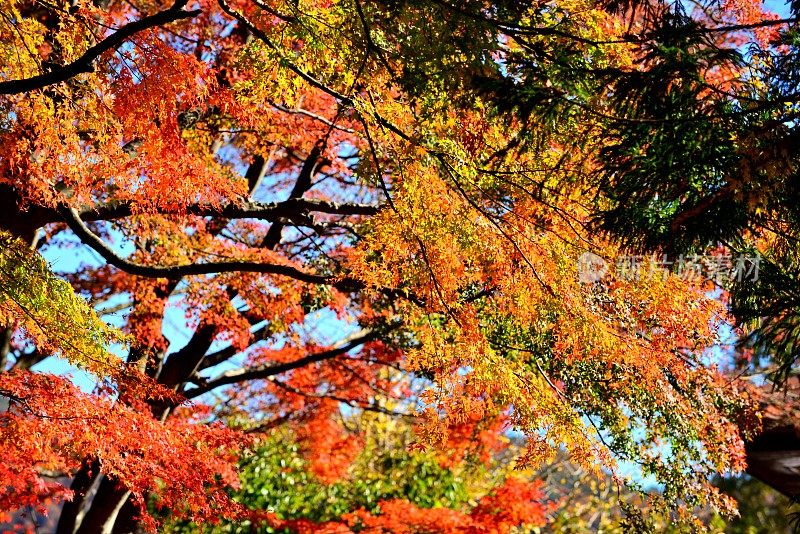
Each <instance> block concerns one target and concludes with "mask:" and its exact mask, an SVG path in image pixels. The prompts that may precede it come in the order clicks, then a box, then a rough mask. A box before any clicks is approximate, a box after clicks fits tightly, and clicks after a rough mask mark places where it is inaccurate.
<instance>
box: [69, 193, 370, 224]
mask: <svg viewBox="0 0 800 534" xmlns="http://www.w3.org/2000/svg"><path fill="white" fill-rule="evenodd" d="M380 209H381V207H380V206H375V205H372V204H356V203H337V202H330V201H327V200H315V199H307V198H290V199H288V200H284V201H282V202H245V203H241V204H228V205H226V206H223V207H221V208H217V207H213V206H209V205H203V204H192V205H190V206H187V208H186V210H185V211H184V212H183V213H186V214H189V215H197V216H199V217H220V218H223V219H264V220H268V221H271V220H275V219H278V218H287V219H293V218H297V217H301V218H302V217H307V216H308V214H309V213H311V212H316V213H326V214H329V215H375V214H376V213H378V211H379V210H380ZM158 214H159V215H179V214H180V212H170V211H164V212H159V213H158ZM132 215H133V210H132V206H131V205H130V204H127V203H123V204H105V205H100V206H94V207H92V208H86V209H83V210H81V212H80V213H79V216H80V218H81V219H82V220H84V221H87V222H92V221H111V220H114V219H122V218H125V217H130V216H132Z"/></svg>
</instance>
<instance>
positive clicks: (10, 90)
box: [0, 0, 200, 95]
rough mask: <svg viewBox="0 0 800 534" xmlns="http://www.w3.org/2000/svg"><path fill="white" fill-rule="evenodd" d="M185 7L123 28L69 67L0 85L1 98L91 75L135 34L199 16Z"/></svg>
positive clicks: (183, 2)
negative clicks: (100, 59)
mask: <svg viewBox="0 0 800 534" xmlns="http://www.w3.org/2000/svg"><path fill="white" fill-rule="evenodd" d="M187 3H188V0H178V1H177V2H175V3H174V4H173V5H172V7H171V8H169V9H167V10H165V11H159V12H158V13H155V14H154V15H150V16H148V17H145V18H143V19H141V20H137V21H135V22H131V23H130V24H126V25H125V26H123V27H121V28H119V29H118V30H117V31H116V32H114V33H112V34H111V35H109V36H108V37H106V38H105V39H103V40H102V41H100V42H99V43H97V44H95V45H94V46H92V47H90V48H89V49H88V50H87V51H86V52H84V53H83V55H82V56H81V57H79V58H78V59H76V60H75V61H73V62H72V63H69V64H67V65H64V66H61V67H58V68H56V69H54V70H52V71H50V72H46V73H44V74H38V75H36V76H31V77H30V78H23V79H21V80H7V81H4V82H0V94H3V95H15V94H19V93H25V92H28V91H33V90H36V89H42V88H44V87H47V86H48V85H53V84H57V83H61V82H65V81H67V80H69V79H70V78H73V77H75V76H77V75H78V74H81V73H84V72H93V71H94V66H93V63H94V61H95V60H96V59H97V58H98V57H100V56H101V55H102V54H104V53H105V52H108V51H109V50H116V49H117V48H119V47H120V46H121V45H122V43H124V42H125V40H126V39H128V38H129V37H132V36H133V35H135V34H136V33H139V32H141V31H144V30H147V29H149V28H155V27H158V26H163V25H165V24H169V23H170V22H175V21H177V20H182V19H190V18H193V17H195V16H197V15H198V14H199V13H200V10H194V11H183V10H182V8H183V7H184V6H185V5H186V4H187Z"/></svg>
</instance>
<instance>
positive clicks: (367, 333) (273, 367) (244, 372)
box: [185, 326, 397, 399]
mask: <svg viewBox="0 0 800 534" xmlns="http://www.w3.org/2000/svg"><path fill="white" fill-rule="evenodd" d="M394 328H397V326H395V327H394ZM379 334H380V333H379V332H377V331H375V330H362V331H360V332H358V333H357V334H356V335H354V336H350V337H349V338H347V339H344V340H342V341H340V342H339V343H337V344H336V345H334V346H333V347H332V348H330V349H328V350H324V351H322V352H317V353H315V354H309V355H308V356H304V357H302V358H299V359H297V360H294V361H291V362H285V363H277V364H270V365H261V366H258V367H251V368H248V369H235V370H232V371H226V372H224V373H222V374H220V375H219V376H217V377H215V378H212V379H211V380H207V381H205V382H203V383H201V384H200V385H199V386H198V387H197V388H195V389H191V390H189V391H186V392H185V395H186V397H187V398H189V399H193V398H195V397H198V396H200V395H202V394H204V393H207V392H209V391H211V390H213V389H216V388H218V387H220V386H225V385H229V384H236V383H239V382H246V381H248V380H259V379H264V378H269V377H271V376H275V375H279V374H281V373H285V372H287V371H291V370H293V369H298V368H300V367H304V366H306V365H310V364H312V363H317V362H321V361H325V360H330V359H331V358H336V357H337V356H341V355H342V354H346V353H347V352H348V351H350V350H352V349H354V348H356V347H358V346H359V345H363V344H364V343H366V342H368V341H372V340H375V339H377V338H378V336H379Z"/></svg>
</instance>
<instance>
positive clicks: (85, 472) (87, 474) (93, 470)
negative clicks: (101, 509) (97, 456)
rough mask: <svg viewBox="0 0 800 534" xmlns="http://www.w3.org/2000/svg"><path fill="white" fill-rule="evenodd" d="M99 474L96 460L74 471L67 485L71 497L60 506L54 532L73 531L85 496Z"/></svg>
mask: <svg viewBox="0 0 800 534" xmlns="http://www.w3.org/2000/svg"><path fill="white" fill-rule="evenodd" d="M99 476H100V474H99V472H98V468H97V463H96V462H93V463H91V464H89V465H84V466H83V467H81V468H80V469H79V470H78V472H77V473H75V476H74V477H73V479H72V484H70V486H69V489H71V490H72V491H73V497H72V500H71V501H67V502H65V503H64V505H63V506H62V507H61V515H60V516H59V518H58V524H57V525H56V530H55V534H73V533H74V532H75V527H76V526H77V524H78V518H79V516H80V513H81V510H82V509H83V505H84V503H85V502H86V497H87V495H88V494H89V493H90V489H91V487H92V485H93V484H94V482H95V481H96V480H97V478H98V477H99Z"/></svg>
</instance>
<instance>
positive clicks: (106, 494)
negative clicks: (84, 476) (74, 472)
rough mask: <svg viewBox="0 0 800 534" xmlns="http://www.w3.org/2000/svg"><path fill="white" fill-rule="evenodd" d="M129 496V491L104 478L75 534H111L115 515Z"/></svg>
mask: <svg viewBox="0 0 800 534" xmlns="http://www.w3.org/2000/svg"><path fill="white" fill-rule="evenodd" d="M129 495H130V491H128V490H127V489H125V488H124V487H122V486H120V485H119V483H118V482H117V481H116V480H114V479H113V478H110V477H108V476H106V477H104V478H103V480H102V482H100V487H99V488H98V489H97V495H95V497H94V499H92V502H91V504H90V506H89V510H88V511H87V512H86V515H85V516H84V517H83V520H82V521H81V522H80V524H79V525H78V528H77V530H76V531H75V534H111V532H112V529H113V528H114V522H115V521H116V520H117V515H118V514H119V511H120V510H121V509H122V506H123V505H124V504H125V501H126V500H127V499H128V496H129Z"/></svg>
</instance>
